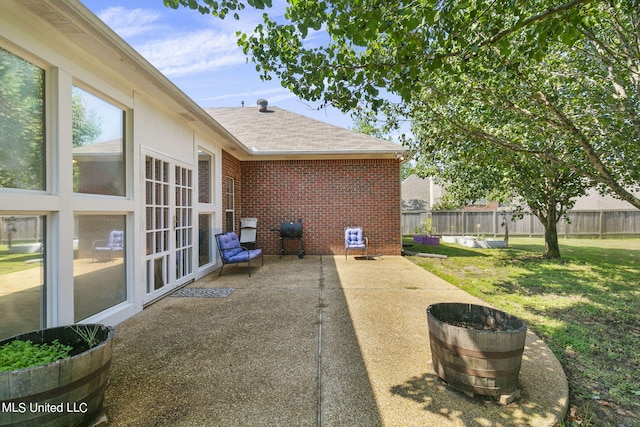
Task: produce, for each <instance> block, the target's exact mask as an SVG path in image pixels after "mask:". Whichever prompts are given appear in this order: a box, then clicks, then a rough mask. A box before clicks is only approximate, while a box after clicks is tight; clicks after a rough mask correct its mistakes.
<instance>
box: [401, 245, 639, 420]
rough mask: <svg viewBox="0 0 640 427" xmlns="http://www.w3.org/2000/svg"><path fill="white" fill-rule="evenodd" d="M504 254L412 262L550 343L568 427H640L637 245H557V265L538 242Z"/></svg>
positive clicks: (446, 251) (451, 252)
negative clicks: (563, 386) (565, 396)
mask: <svg viewBox="0 0 640 427" xmlns="http://www.w3.org/2000/svg"><path fill="white" fill-rule="evenodd" d="M410 241H411V240H410V239H406V240H405V243H407V242H410ZM509 246H510V247H509V248H508V249H469V248H465V247H462V246H458V245H454V244H443V243H441V244H440V245H438V246H422V245H417V244H414V246H413V248H412V249H411V250H412V251H418V252H429V253H434V254H443V255H447V258H446V259H438V258H421V257H414V258H413V260H414V262H415V263H416V264H418V265H420V266H421V267H423V268H425V269H426V270H428V271H431V272H433V273H435V274H436V275H438V276H440V277H442V278H444V279H446V280H447V281H449V282H450V283H452V284H454V285H456V286H458V287H460V288H462V289H464V290H465V291H467V292H468V293H470V294H471V295H475V296H477V297H480V298H482V299H483V300H484V301H486V302H487V303H489V304H491V305H493V306H495V307H497V308H500V309H502V310H504V311H506V312H508V313H510V314H514V315H516V316H518V317H520V318H522V319H523V320H525V321H526V322H527V323H528V324H529V327H530V329H531V330H533V331H534V332H535V333H536V334H537V335H538V336H540V337H541V338H542V339H543V340H544V341H545V342H546V343H547V345H548V346H549V347H550V348H551V349H552V351H553V352H554V353H555V355H556V356H557V357H558V359H559V360H560V362H561V363H562V365H563V367H564V370H565V372H566V374H567V378H568V380H569V388H570V410H569V413H568V415H567V419H566V420H565V426H567V427H572V426H637V425H640V415H638V414H640V376H639V375H640V374H639V372H640V345H639V344H640V283H639V278H640V239H621V240H586V239H561V240H560V250H561V254H562V257H563V259H562V260H559V261H558V260H545V259H543V258H542V257H541V254H542V252H543V249H544V241H543V240H542V239H529V238H512V239H510V241H509Z"/></svg>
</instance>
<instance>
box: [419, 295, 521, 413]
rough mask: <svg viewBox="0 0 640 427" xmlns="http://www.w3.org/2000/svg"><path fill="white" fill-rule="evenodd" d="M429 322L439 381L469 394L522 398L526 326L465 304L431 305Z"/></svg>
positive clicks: (481, 308)
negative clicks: (519, 379) (520, 376)
mask: <svg viewBox="0 0 640 427" xmlns="http://www.w3.org/2000/svg"><path fill="white" fill-rule="evenodd" d="M427 322H428V325H429V342H430V345H431V356H432V359H433V368H434V370H435V371H436V374H437V375H438V377H440V379H442V380H443V381H444V382H446V383H447V384H448V385H449V386H451V387H453V388H455V389H457V390H460V391H463V392H465V393H468V394H480V395H487V396H509V395H511V396H513V395H516V396H517V394H518V393H519V392H518V374H519V372H520V365H521V363H522V353H523V351H524V343H525V339H526V335H527V325H526V323H525V322H523V321H522V320H520V319H519V318H517V317H515V316H511V315H509V314H507V313H505V312H503V311H500V310H496V309H493V308H490V307H484V306H480V305H475V304H463V303H440V304H433V305H430V306H429V307H428V308H427ZM501 401H502V399H501Z"/></svg>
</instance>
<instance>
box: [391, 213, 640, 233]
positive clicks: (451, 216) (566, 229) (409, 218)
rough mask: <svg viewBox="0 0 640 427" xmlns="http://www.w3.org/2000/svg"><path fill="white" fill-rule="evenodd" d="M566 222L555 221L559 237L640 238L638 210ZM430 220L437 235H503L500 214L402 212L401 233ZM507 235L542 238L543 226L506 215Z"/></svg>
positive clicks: (574, 215) (574, 216) (526, 216)
mask: <svg viewBox="0 0 640 427" xmlns="http://www.w3.org/2000/svg"><path fill="white" fill-rule="evenodd" d="M567 217H568V218H569V221H570V222H569V223H566V222H565V221H564V220H560V222H558V235H559V236H564V237H581V236H584V237H599V238H602V237H631V236H640V211H638V210H620V211H569V213H568V215H567ZM428 218H431V225H432V227H433V229H434V231H433V233H432V234H436V235H440V236H442V235H458V236H461V235H467V236H476V235H478V234H480V235H484V236H485V237H497V236H501V235H504V228H503V227H501V224H502V220H503V218H502V212H499V211H433V212H426V211H422V212H403V213H402V234H406V235H411V234H416V231H417V229H418V228H419V226H420V224H421V223H423V222H426V221H427V220H428ZM506 218H507V221H508V224H509V236H529V237H533V236H543V235H544V227H543V226H542V223H541V222H540V220H538V218H536V217H535V216H534V215H532V214H529V213H525V214H524V217H523V218H522V219H517V220H515V221H513V220H512V216H511V213H507V214H506Z"/></svg>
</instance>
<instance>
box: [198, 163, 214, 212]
mask: <svg viewBox="0 0 640 427" xmlns="http://www.w3.org/2000/svg"><path fill="white" fill-rule="evenodd" d="M211 166H212V163H211V155H210V154H208V153H205V152H204V151H198V203H211Z"/></svg>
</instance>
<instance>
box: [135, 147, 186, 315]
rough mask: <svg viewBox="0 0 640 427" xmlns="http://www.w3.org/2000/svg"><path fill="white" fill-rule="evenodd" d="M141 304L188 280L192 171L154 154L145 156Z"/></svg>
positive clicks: (174, 161)
mask: <svg viewBox="0 0 640 427" xmlns="http://www.w3.org/2000/svg"><path fill="white" fill-rule="evenodd" d="M144 182H145V212H146V224H145V245H146V253H145V271H146V293H145V298H144V302H145V303H147V302H150V301H152V300H154V299H156V298H158V297H159V296H161V295H163V294H165V293H166V292H168V291H170V290H172V289H174V288H175V287H177V286H180V285H181V284H184V283H186V282H188V281H190V280H192V279H193V278H194V277H195V275H194V271H193V270H194V259H193V253H194V252H193V251H194V246H193V232H194V229H193V228H194V225H193V169H192V168H189V167H187V166H184V165H182V164H180V163H178V162H177V161H176V160H173V159H170V158H166V157H163V156H161V155H158V154H155V153H154V154H151V153H147V154H145V176H144Z"/></svg>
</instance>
